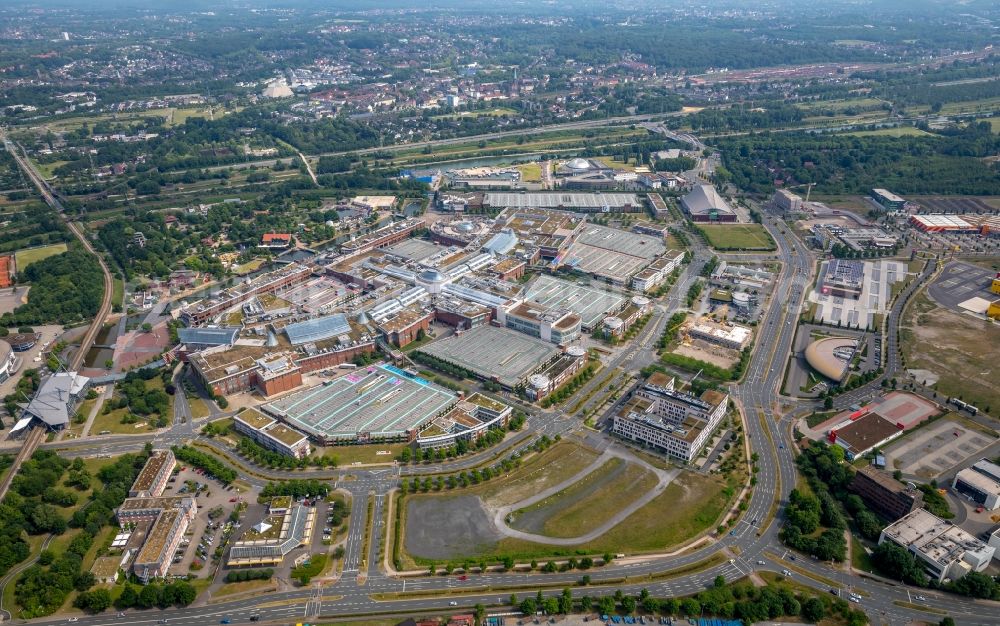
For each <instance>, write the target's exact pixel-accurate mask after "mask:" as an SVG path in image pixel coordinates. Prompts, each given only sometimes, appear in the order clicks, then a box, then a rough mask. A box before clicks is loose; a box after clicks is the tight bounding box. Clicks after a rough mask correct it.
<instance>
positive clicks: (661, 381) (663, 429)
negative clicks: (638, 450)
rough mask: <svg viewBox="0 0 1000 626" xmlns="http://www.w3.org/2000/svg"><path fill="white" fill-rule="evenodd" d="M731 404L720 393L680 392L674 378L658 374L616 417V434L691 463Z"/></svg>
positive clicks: (636, 393)
mask: <svg viewBox="0 0 1000 626" xmlns="http://www.w3.org/2000/svg"><path fill="white" fill-rule="evenodd" d="M728 403H729V396H728V395H726V394H724V393H721V392H718V391H713V390H709V391H706V392H705V393H703V394H702V395H701V396H700V397H697V396H693V395H691V394H688V393H684V392H681V391H677V390H675V388H674V379H673V378H672V377H670V376H667V375H666V374H661V373H659V372H655V373H653V375H652V376H650V377H649V379H648V380H647V381H646V382H645V383H644V384H643V385H642V386H641V387H639V388H638V389H637V390H636V391H635V392H634V393H633V396H632V397H631V398H630V399H629V400H628V402H626V403H625V405H624V406H623V407H622V409H621V410H620V411H619V412H618V413H617V414H616V415H615V416H614V422H613V426H612V432H613V433H615V434H616V435H618V436H620V437H623V438H625V439H630V440H632V441H636V442H639V443H642V444H644V445H648V446H651V447H653V448H655V449H657V450H660V451H662V452H664V453H665V454H667V455H668V456H671V457H674V458H676V459H679V460H681V461H683V462H685V463H690V462H692V461H693V460H694V459H695V458H697V456H698V454H699V452H700V451H701V448H702V447H703V446H704V445H705V443H706V442H707V441H708V440H709V438H710V437H711V435H712V432H713V431H714V430H715V429H716V428H717V427H718V425H719V422H720V421H721V420H722V417H723V416H724V415H725V414H726V407H727V406H728Z"/></svg>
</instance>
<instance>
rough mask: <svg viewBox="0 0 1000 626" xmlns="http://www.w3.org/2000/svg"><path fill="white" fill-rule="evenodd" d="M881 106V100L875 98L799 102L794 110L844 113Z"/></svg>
mask: <svg viewBox="0 0 1000 626" xmlns="http://www.w3.org/2000/svg"><path fill="white" fill-rule="evenodd" d="M881 104H882V101H881V100H877V99H875V98H849V99H847V100H816V101H813V102H800V103H797V104H796V105H795V107H796V108H799V109H802V110H803V111H826V110H831V111H837V112H840V111H845V110H847V109H851V108H854V109H872V108H875V107H878V106H880V105H881Z"/></svg>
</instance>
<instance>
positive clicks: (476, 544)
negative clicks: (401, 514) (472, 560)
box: [404, 495, 501, 560]
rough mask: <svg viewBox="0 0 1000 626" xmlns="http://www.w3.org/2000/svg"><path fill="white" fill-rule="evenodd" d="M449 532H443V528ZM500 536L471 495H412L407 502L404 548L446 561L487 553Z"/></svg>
mask: <svg viewBox="0 0 1000 626" xmlns="http://www.w3.org/2000/svg"><path fill="white" fill-rule="evenodd" d="M445 528H447V529H448V532H442V529H445ZM500 538H501V535H500V533H499V532H498V531H497V530H496V529H495V528H494V527H493V522H492V520H491V519H490V516H489V514H488V513H487V512H486V509H485V508H483V503H482V501H481V500H480V499H479V498H478V497H476V496H471V495H456V496H454V497H441V496H429V497H414V498H410V499H409V502H407V509H406V537H405V539H404V545H405V546H406V551H407V552H409V553H410V554H412V555H413V556H416V557H420V558H424V559H440V560H446V559H451V558H457V557H461V556H464V555H469V554H477V553H481V552H487V551H489V550H490V549H492V547H493V546H494V545H496V543H497V541H499V540H500Z"/></svg>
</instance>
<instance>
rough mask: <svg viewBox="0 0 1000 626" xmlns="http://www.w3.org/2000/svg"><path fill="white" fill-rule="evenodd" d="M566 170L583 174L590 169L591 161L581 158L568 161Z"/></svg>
mask: <svg viewBox="0 0 1000 626" xmlns="http://www.w3.org/2000/svg"><path fill="white" fill-rule="evenodd" d="M566 169H570V170H575V171H577V172H583V171H585V170H589V169H590V161H588V160H587V159H581V158H579V157H577V158H575V159H571V160H569V161H566Z"/></svg>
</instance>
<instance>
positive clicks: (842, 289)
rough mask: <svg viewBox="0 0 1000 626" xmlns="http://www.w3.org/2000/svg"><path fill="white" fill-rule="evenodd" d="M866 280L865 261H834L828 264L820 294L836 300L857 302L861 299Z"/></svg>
mask: <svg viewBox="0 0 1000 626" xmlns="http://www.w3.org/2000/svg"><path fill="white" fill-rule="evenodd" d="M864 280H865V263H864V261H845V260H843V259H833V260H832V261H828V262H827V263H826V268H825V272H824V273H823V282H822V283H821V285H820V293H822V294H823V295H828V296H833V297H835V298H850V299H852V300H857V299H858V298H859V297H861V290H862V288H863V287H864Z"/></svg>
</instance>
